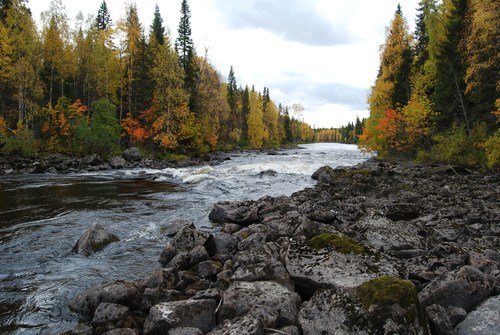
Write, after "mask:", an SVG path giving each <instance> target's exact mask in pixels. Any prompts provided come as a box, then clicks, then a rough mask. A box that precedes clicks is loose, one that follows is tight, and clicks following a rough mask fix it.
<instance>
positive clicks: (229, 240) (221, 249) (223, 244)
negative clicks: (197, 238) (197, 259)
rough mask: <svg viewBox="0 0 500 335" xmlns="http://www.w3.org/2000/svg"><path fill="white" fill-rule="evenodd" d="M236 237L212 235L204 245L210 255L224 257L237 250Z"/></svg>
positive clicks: (221, 234) (237, 240)
mask: <svg viewBox="0 0 500 335" xmlns="http://www.w3.org/2000/svg"><path fill="white" fill-rule="evenodd" d="M238 242H239V239H238V237H236V236H234V235H231V234H225V233H220V234H217V235H213V236H212V238H210V239H209V240H208V241H207V243H205V247H206V249H207V251H208V253H209V254H210V255H225V254H231V253H232V252H233V251H234V250H236V249H237V248H238Z"/></svg>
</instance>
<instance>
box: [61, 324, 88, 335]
mask: <svg viewBox="0 0 500 335" xmlns="http://www.w3.org/2000/svg"><path fill="white" fill-rule="evenodd" d="M93 334H94V328H92V326H89V325H87V324H85V323H79V324H78V325H77V326H76V327H75V328H73V329H72V330H70V331H68V332H66V333H63V334H61V335H93Z"/></svg>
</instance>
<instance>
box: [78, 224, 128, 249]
mask: <svg viewBox="0 0 500 335" xmlns="http://www.w3.org/2000/svg"><path fill="white" fill-rule="evenodd" d="M119 240H120V239H119V238H118V237H117V236H116V235H113V234H111V233H109V232H108V231H106V229H104V227H103V226H101V225H100V224H97V223H94V224H92V225H91V226H90V227H89V228H88V229H87V230H85V231H84V232H83V234H82V236H80V238H79V239H78V241H77V242H76V244H75V246H74V247H73V252H76V253H79V254H82V255H84V256H89V255H90V254H92V253H94V252H96V251H99V250H101V249H103V248H104V247H105V246H107V245H108V244H110V243H113V242H117V241H119Z"/></svg>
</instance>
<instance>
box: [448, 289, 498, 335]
mask: <svg viewBox="0 0 500 335" xmlns="http://www.w3.org/2000/svg"><path fill="white" fill-rule="evenodd" d="M455 331H456V334H457V335H469V334H481V335H497V334H500V296H498V295H497V296H495V297H491V298H489V299H488V300H486V301H484V302H483V303H482V304H481V305H479V306H478V307H477V308H476V310H474V311H472V312H470V313H469V314H468V315H467V317H466V318H465V320H464V321H463V322H461V323H459V324H458V325H457V327H456V328H455Z"/></svg>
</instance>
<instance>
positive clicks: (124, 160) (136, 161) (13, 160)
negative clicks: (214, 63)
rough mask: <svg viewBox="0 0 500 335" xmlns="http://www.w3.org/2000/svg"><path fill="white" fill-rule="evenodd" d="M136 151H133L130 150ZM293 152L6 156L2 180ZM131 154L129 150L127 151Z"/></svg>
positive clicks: (2, 159) (176, 165)
mask: <svg viewBox="0 0 500 335" xmlns="http://www.w3.org/2000/svg"><path fill="white" fill-rule="evenodd" d="M131 149H134V148H131ZM291 149H301V148H300V145H297V146H296V147H286V148H285V147H283V148H273V149H241V150H232V151H228V152H225V151H215V152H212V153H208V154H206V155H203V156H201V157H189V158H186V159H180V160H163V159H157V158H149V157H142V156H141V155H140V153H138V151H137V152H136V153H134V155H133V156H128V155H127V154H126V152H127V150H125V152H124V153H123V154H122V156H114V157H111V158H110V159H107V160H106V159H103V158H102V157H101V156H99V155H97V154H92V155H87V156H84V157H78V156H71V155H64V154H49V155H45V156H41V157H26V156H20V155H13V156H3V155H0V176H8V175H11V176H12V175H30V174H51V175H57V174H61V175H64V174H70V173H84V172H95V171H109V170H122V169H134V168H151V169H165V168H185V167H194V166H201V165H212V166H213V165H217V164H220V163H222V162H224V161H226V160H230V159H231V157H230V156H231V155H235V154H244V153H252V152H258V153H266V154H268V155H280V154H282V153H281V152H283V151H286V150H291ZM128 150H130V149H128Z"/></svg>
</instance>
